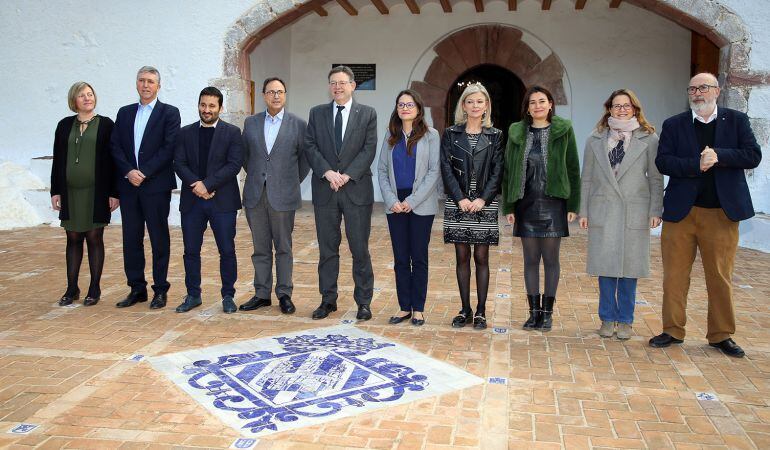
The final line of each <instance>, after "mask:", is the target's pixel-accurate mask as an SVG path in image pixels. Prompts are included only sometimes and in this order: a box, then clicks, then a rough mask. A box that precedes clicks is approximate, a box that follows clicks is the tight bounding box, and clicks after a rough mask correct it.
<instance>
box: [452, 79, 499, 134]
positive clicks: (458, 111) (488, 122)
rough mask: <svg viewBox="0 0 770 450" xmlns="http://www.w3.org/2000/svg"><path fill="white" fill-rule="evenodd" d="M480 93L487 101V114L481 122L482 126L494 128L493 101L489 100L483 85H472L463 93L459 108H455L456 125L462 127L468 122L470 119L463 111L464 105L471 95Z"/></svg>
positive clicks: (458, 102)
mask: <svg viewBox="0 0 770 450" xmlns="http://www.w3.org/2000/svg"><path fill="white" fill-rule="evenodd" d="M478 92H481V93H482V94H484V97H485V98H486V99H487V113H486V115H485V116H484V119H482V121H481V126H482V127H486V128H491V127H492V99H490V98H489V92H487V88H485V87H484V85H483V84H481V83H471V84H469V85H468V86H467V87H466V88H465V90H464V91H463V93H462V95H461V96H460V100H458V101H457V106H456V107H455V125H462V124H464V123H465V122H467V121H468V117H467V116H466V115H465V111H463V103H464V102H465V99H466V98H467V97H468V96H469V95H471V94H476V93H478Z"/></svg>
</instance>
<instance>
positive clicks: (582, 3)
mask: <svg viewBox="0 0 770 450" xmlns="http://www.w3.org/2000/svg"><path fill="white" fill-rule="evenodd" d="M586 1H587V0H577V1H575V9H583V8H585V7H586Z"/></svg>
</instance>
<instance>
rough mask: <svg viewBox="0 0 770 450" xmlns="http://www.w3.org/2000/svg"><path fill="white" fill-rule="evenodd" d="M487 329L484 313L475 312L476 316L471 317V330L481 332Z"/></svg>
mask: <svg viewBox="0 0 770 450" xmlns="http://www.w3.org/2000/svg"><path fill="white" fill-rule="evenodd" d="M486 327H487V318H486V317H484V313H479V312H476V315H475V316H473V328H475V329H477V330H483V329H484V328H486Z"/></svg>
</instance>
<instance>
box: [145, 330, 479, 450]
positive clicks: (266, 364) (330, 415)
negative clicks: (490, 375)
mask: <svg viewBox="0 0 770 450" xmlns="http://www.w3.org/2000/svg"><path fill="white" fill-rule="evenodd" d="M148 361H150V363H151V364H152V365H153V367H155V369H157V370H158V371H160V372H162V373H163V374H164V375H165V376H167V377H168V378H169V379H170V380H172V381H173V382H174V383H175V384H177V386H179V387H180V388H181V389H183V390H184V391H185V392H187V393H188V394H190V396H192V397H193V398H194V399H195V400H196V401H197V402H199V403H200V404H201V405H203V406H204V407H205V408H207V409H208V410H209V411H211V412H212V413H213V414H214V415H216V416H217V417H219V418H220V419H221V420H222V421H223V422H224V423H226V424H228V425H229V426H231V427H233V428H235V429H236V430H237V431H238V432H239V433H240V434H241V435H243V436H263V435H266V434H270V433H274V432H279V431H286V430H290V429H295V428H300V427H305V426H309V425H314V424H318V423H322V422H327V421H330V420H336V419H339V418H342V417H349V416H354V415H357V414H361V413H363V412H368V411H371V410H374V409H379V408H384V407H388V406H393V405H398V404H403V403H408V402H412V401H415V400H419V399H421V398H426V397H433V396H436V395H441V394H444V393H447V392H451V391H454V390H458V389H464V388H467V387H470V386H474V385H476V384H480V383H482V382H483V381H484V380H482V379H481V378H478V377H476V376H474V375H471V374H469V373H467V372H465V371H463V370H460V369H458V368H457V367H454V366H450V365H448V364H446V363H443V362H441V361H438V360H435V359H433V358H430V357H428V356H426V355H424V354H422V353H419V352H417V351H415V350H412V349H410V348H408V347H405V346H403V345H401V344H397V343H395V342H392V341H389V340H387V339H384V338H382V337H381V336H378V335H375V334H371V333H368V332H366V331H363V330H360V329H358V328H356V327H353V326H345V325H338V326H333V327H328V328H316V329H312V330H305V331H300V332H296V333H290V334H285V335H281V336H276V337H271V338H262V339H254V340H248V341H240V342H234V343H231V344H223V345H217V346H213V347H207V348H202V349H198V350H189V351H185V352H180V353H173V354H169V355H164V356H159V357H153V358H148Z"/></svg>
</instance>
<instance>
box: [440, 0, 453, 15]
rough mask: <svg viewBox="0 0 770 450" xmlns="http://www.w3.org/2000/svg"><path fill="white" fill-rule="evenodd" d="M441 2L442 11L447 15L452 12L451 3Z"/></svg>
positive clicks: (446, 0) (442, 0)
mask: <svg viewBox="0 0 770 450" xmlns="http://www.w3.org/2000/svg"><path fill="white" fill-rule="evenodd" d="M439 1H440V2H441V9H443V10H444V12H445V13H451V12H452V4H451V3H449V0H439Z"/></svg>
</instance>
